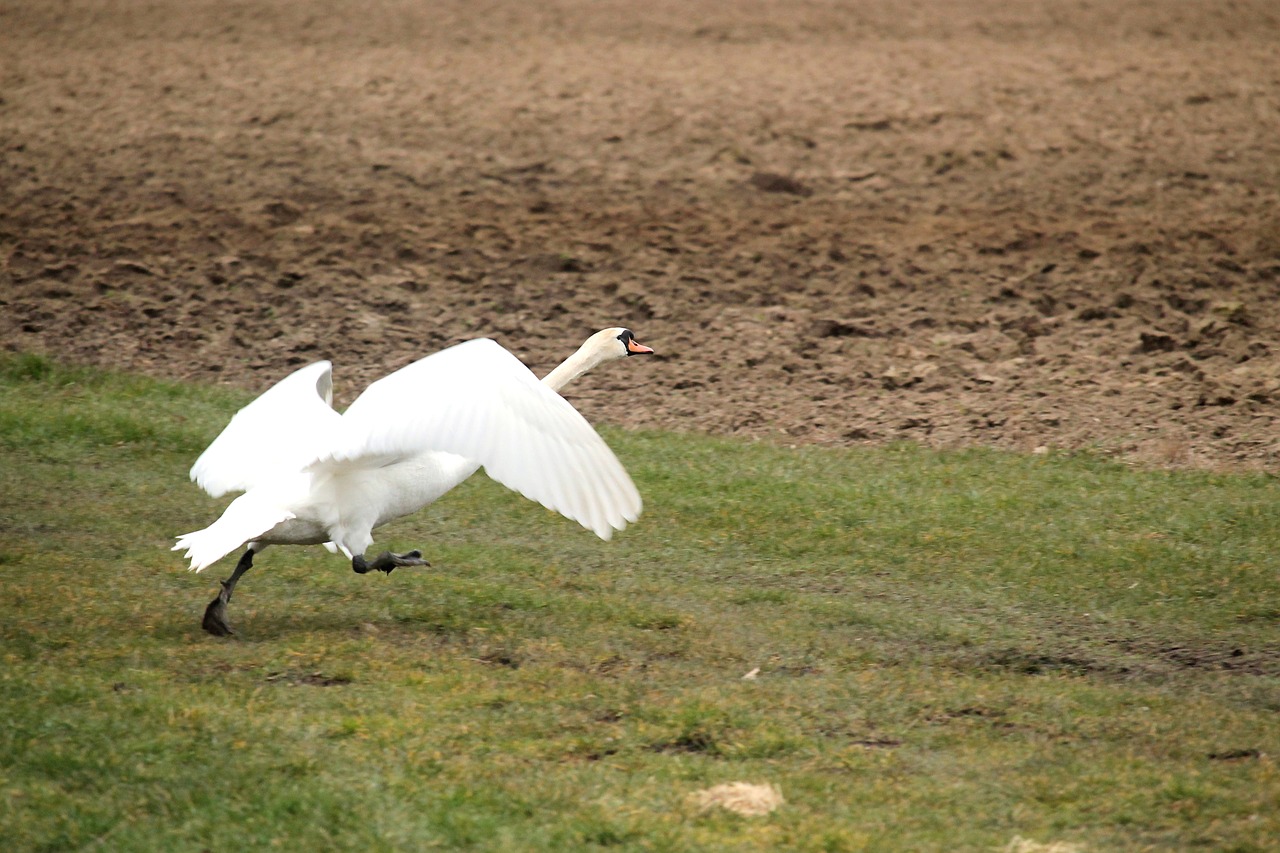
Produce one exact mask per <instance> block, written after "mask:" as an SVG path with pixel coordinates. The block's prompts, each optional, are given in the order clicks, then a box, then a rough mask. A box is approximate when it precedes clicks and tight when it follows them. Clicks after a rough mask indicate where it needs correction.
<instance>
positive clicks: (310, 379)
mask: <svg viewBox="0 0 1280 853" xmlns="http://www.w3.org/2000/svg"><path fill="white" fill-rule="evenodd" d="M340 420H341V418H340V416H339V415H338V413H337V412H335V411H334V410H333V373H332V366H331V365H330V364H329V362H327V361H318V362H316V363H315V364H309V365H307V366H306V367H304V368H302V369H300V370H297V371H295V372H293V373H291V374H289V375H288V376H286V377H285V378H284V379H281V380H280V381H279V382H277V383H276V384H275V385H273V386H271V388H269V389H268V390H267V391H266V393H264V394H263V395H262V396H261V397H259V398H258V399H256V400H254V401H253V402H252V403H250V404H249V405H247V406H245V407H244V408H243V409H241V410H240V411H239V412H237V413H236V415H235V417H233V418H232V419H231V423H229V424H227V428H226V429H224V430H223V431H222V434H221V435H219V436H218V437H217V438H216V439H214V441H213V444H210V445H209V447H208V448H207V449H206V450H205V452H204V453H202V454H200V458H199V459H197V460H196V464H195V465H193V466H191V479H192V480H194V481H195V482H196V484H198V485H199V486H200V488H202V489H204V490H205V491H206V492H208V493H209V494H210V495H212V496H213V497H215V498H217V497H221V496H222V495H224V494H226V493H227V492H233V491H248V490H249V489H251V488H253V487H254V486H255V485H258V484H261V483H263V482H267V481H268V480H270V479H271V478H273V477H276V476H278V475H279V474H296V473H297V472H298V471H301V470H302V467H303V466H304V465H306V464H307V463H308V462H310V461H311V460H313V459H315V458H316V456H317V455H318V454H319V453H321V452H323V450H324V448H325V446H326V444H327V443H328V441H329V438H330V436H331V435H332V432H333V430H334V428H335V427H336V426H337V424H338V422H339V421H340Z"/></svg>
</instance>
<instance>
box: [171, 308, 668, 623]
mask: <svg viewBox="0 0 1280 853" xmlns="http://www.w3.org/2000/svg"><path fill="white" fill-rule="evenodd" d="M649 352H652V350H650V349H649V348H648V347H645V346H642V345H640V344H639V343H637V342H636V341H635V338H634V336H633V335H632V334H631V332H630V331H628V330H626V329H621V328H614V329H605V330H603V331H601V332H597V333H596V334H595V335H592V336H591V337H590V338H589V339H588V340H587V342H586V343H584V344H583V345H582V347H581V348H580V349H579V350H578V351H577V352H575V353H574V354H573V355H572V356H570V357H569V358H568V359H567V360H565V362H564V363H563V364H561V365H560V366H559V367H557V368H556V369H555V370H553V371H552V372H551V373H550V374H548V375H547V376H546V378H545V379H544V380H543V381H542V382H539V381H538V380H537V379H536V378H535V377H534V376H533V374H532V373H531V372H529V370H528V368H526V367H525V366H524V365H523V364H521V363H520V361H519V360H518V359H517V358H516V357H515V356H514V355H512V354H511V353H509V352H507V351H506V350H505V349H503V348H502V347H501V346H499V345H498V344H496V343H495V342H493V341H491V340H487V339H479V340H473V341H468V342H466V343H463V344H459V345H457V346H454V347H450V348H449V349H446V350H442V351H441V352H438V353H435V354H434V355H430V356H427V357H426V358H424V359H421V360H419V361H416V362H414V363H413V364H410V365H408V366H407V367H404V368H401V369H400V370H397V371H396V372H394V373H392V374H390V375H388V376H386V377H384V378H382V379H379V380H378V381H376V382H374V383H373V384H372V385H370V386H369V387H368V388H367V389H366V390H365V391H364V393H363V394H361V395H360V396H359V397H358V398H356V400H355V402H353V403H352V404H351V406H350V407H349V408H348V409H347V411H346V412H345V413H343V414H341V415H339V414H338V413H337V412H336V411H334V409H333V408H332V399H333V395H332V387H333V386H332V373H331V366H330V364H329V362H323V361H322V362H317V363H316V364H312V365H309V366H307V367H304V368H302V369H301V370H298V371H296V372H295V373H293V374H291V375H289V376H287V377H285V378H284V379H282V380H281V381H280V382H279V383H277V384H276V385H274V386H273V387H272V388H271V389H269V390H268V391H267V392H266V393H264V394H263V395H262V396H261V397H259V398H258V399H257V400H255V401H254V402H252V403H250V404H249V405H248V406H246V407H245V408H244V409H242V410H240V412H238V413H237V414H236V416H235V417H234V418H232V420H231V423H230V424H228V425H227V428H226V429H225V430H224V431H223V432H222V434H221V435H219V436H218V438H217V439H215V440H214V442H213V443H212V444H211V445H209V447H208V449H207V450H205V452H204V453H203V454H201V456H200V458H199V459H198V460H196V463H195V465H194V466H193V467H192V469H191V479H192V480H194V481H195V482H196V483H197V484H199V485H200V486H201V488H203V489H204V490H205V491H207V492H208V493H209V494H210V495H212V496H213V497H220V496H221V495H223V494H226V493H227V492H231V491H243V492H244V494H243V495H241V496H240V497H238V498H236V499H235V500H234V501H232V502H231V504H230V505H229V506H228V507H227V509H226V511H225V512H223V514H222V517H221V518H219V519H218V520H217V521H215V522H214V523H213V524H211V525H210V526H209V527H207V528H205V529H204V530H198V531H195V532H194V533H188V534H186V535H184V536H180V537H179V538H178V543H177V545H175V546H174V550H180V549H185V550H186V556H187V557H188V558H189V559H190V561H191V563H190V567H191V569H193V570H194V571H200V570H202V569H204V568H206V567H208V566H210V565H212V564H213V563H215V562H217V561H218V560H220V559H222V558H223V557H224V556H226V555H227V554H229V553H231V552H233V551H236V550H238V549H239V548H240V547H242V546H247V550H246V551H245V554H244V556H243V557H242V558H241V560H240V564H239V565H238V566H237V567H236V571H235V573H234V574H233V575H232V577H231V578H230V579H229V580H227V581H224V582H223V593H222V594H221V595H220V596H219V597H218V598H217V599H215V600H214V601H213V602H212V603H211V604H210V606H209V609H208V611H207V612H206V614H205V628H206V629H207V630H209V631H211V632H212V633H217V634H223V633H228V632H230V628H229V627H228V626H227V625H226V622H225V618H224V615H225V607H226V603H227V602H228V601H229V600H230V598H231V590H232V589H233V588H234V586H235V583H236V581H237V580H239V577H240V575H242V574H243V573H244V572H245V571H248V569H249V568H250V567H251V566H252V563H253V555H254V554H255V553H257V552H260V551H261V550H262V549H263V548H265V547H266V546H267V545H318V544H325V545H326V546H328V547H330V548H331V549H332V550H336V551H341V552H342V553H343V554H345V555H346V556H347V558H348V559H350V560H351V561H352V567H353V568H354V569H355V570H356V571H357V572H360V573H364V572H367V571H368V570H369V569H371V568H372V569H379V570H381V571H386V572H390V571H391V570H392V569H394V568H395V567H397V566H404V565H423V564H424V563H425V561H423V560H421V559H420V556H421V555H420V554H418V553H417V552H410V553H409V554H407V555H400V554H391V553H389V552H386V553H383V554H381V555H380V556H378V557H377V558H375V559H374V560H373V561H372V562H367V561H366V560H365V558H364V552H365V550H366V549H368V547H369V546H370V545H371V544H372V543H373V530H374V529H375V528H377V527H380V526H381V525H383V524H386V523H387V522H389V521H392V520H394V519H396V518H400V517H401V516H405V515H408V514H410V513H413V512H416V511H418V510H419V509H422V508H423V507H425V506H427V505H428V504H430V503H432V502H434V501H436V500H437V499H439V498H440V497H441V496H442V495H444V494H445V493H446V492H448V491H449V490H450V489H452V488H453V487H454V486H456V485H458V484H459V483H461V482H462V481H463V480H465V479H467V478H468V477H470V476H471V475H472V474H473V473H475V472H476V470H477V469H479V468H480V467H482V466H483V467H484V468H485V471H486V472H487V473H488V474H489V476H491V477H493V478H494V479H495V480H498V481H499V482H501V483H502V484H504V485H506V486H508V487H509V488H512V489H514V490H516V491H518V492H520V493H521V494H523V495H525V496H526V497H528V498H530V499H532V500H536V501H538V502H539V503H541V504H543V505H544V506H546V507H548V508H549V509H554V510H556V511H557V512H559V513H561V514H562V515H564V516H566V517H568V518H571V519H573V520H575V521H577V522H579V523H580V524H582V525H583V526H584V527H586V528H587V529H589V530H592V531H594V532H595V533H596V535H598V536H599V537H600V538H602V539H609V538H610V537H611V536H612V535H613V532H614V531H615V530H622V529H623V528H625V527H626V525H627V523H628V522H630V521H635V520H636V519H637V518H638V517H639V515H640V509H641V501H640V495H639V493H638V492H637V491H636V488H635V485H634V484H633V483H632V482H631V478H630V477H629V476H628V475H627V472H626V470H625V469H623V467H622V464H621V463H620V462H619V461H618V459H617V457H615V456H614V455H613V452H612V451H610V450H609V448H608V446H607V445H606V444H605V443H604V441H603V440H602V439H601V438H600V436H599V435H597V434H596V432H595V430H594V429H592V428H591V425H590V424H588V423H587V421H586V419H585V418H583V417H582V415H580V414H579V413H578V412H577V410H575V409H574V408H573V407H572V406H571V405H569V403H568V402H566V401H565V400H564V398H563V397H561V396H560V395H559V394H558V393H557V392H558V391H559V389H560V388H562V387H564V386H565V385H566V384H568V383H569V382H570V381H572V380H573V379H574V378H576V377H578V376H580V375H581V374H582V373H585V372H586V371H587V370H590V369H591V368H593V367H595V366H596V365H598V364H601V363H603V362H606V361H612V360H615V359H619V358H623V357H625V356H627V355H632V354H637V353H649Z"/></svg>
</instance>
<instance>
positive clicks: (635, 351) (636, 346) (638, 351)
mask: <svg viewBox="0 0 1280 853" xmlns="http://www.w3.org/2000/svg"><path fill="white" fill-rule="evenodd" d="M627 354H628V355H653V348H652V347H647V346H645V345H644V344H642V343H640V342H639V341H637V340H636V339H635V338H631V339H630V340H629V341H627Z"/></svg>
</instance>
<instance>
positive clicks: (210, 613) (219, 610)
mask: <svg viewBox="0 0 1280 853" xmlns="http://www.w3.org/2000/svg"><path fill="white" fill-rule="evenodd" d="M252 568H253V549H252V548H249V549H247V550H246V551H245V552H244V556H243V557H241V558H240V562H238V563H236V570H235V571H234V572H232V573H231V577H229V578H227V579H226V580H224V581H219V583H221V584H222V589H221V590H220V591H219V592H218V597H217V598H215V599H214V600H213V601H210V602H209V606H208V607H206V608H205V609H204V619H203V620H201V622H200V627H201V628H204V629H205V630H206V631H208V632H209V633H210V634H213V635H214V636H215V637H229V636H231V635H232V634H234V633H235V631H232V630H231V626H230V625H228V624H227V603H228V602H229V601H231V593H232V592H234V591H235V588H236V582H237V581H239V580H240V576H241V575H243V574H244V573H245V572H247V571H249V570H250V569H252Z"/></svg>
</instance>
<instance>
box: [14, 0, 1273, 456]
mask: <svg viewBox="0 0 1280 853" xmlns="http://www.w3.org/2000/svg"><path fill="white" fill-rule="evenodd" d="M1277 45H1280V8H1278V7H1277V6H1276V4H1275V3H1274V2H1272V0H1254V1H1253V2H1251V1H1250V0H1241V2H1223V0H1114V2H1096V3H1092V2H1050V0H1039V1H1038V0H1023V1H1022V2H1015V3H1010V2H1005V1H1004V0H1001V1H1000V2H996V0H903V1H902V2H898V0H895V2H887V0H864V2H853V0H850V2H845V3H832V2H816V0H811V2H800V0H797V2H763V0H743V2H734V3H712V2H706V1H705V0H683V2H668V0H657V2H644V3H635V2H630V0H626V2H623V1H622V0H618V1H617V2H610V1H609V0H604V2H572V0H550V2H540V3H525V2H516V0H491V2H484V3H476V2H430V3H427V2H422V0H399V2H397V1H396V0H387V1H386V2H372V3H371V2H367V0H366V2H354V0H313V2H302V0H294V2H285V0H274V2H272V0H263V2H254V3H238V2H237V3H229V2H225V1H224V0H217V2H214V0H181V2H179V0H146V2H142V0H117V1H116V2H105V0H96V2H95V1H94V0H69V2H62V3H56V4H54V3H48V2H44V0H40V2H37V0H10V2H6V3H4V4H3V5H0V152H2V154H0V276H2V278H0V341H2V342H3V346H4V347H5V348H6V349H9V350H24V351H35V352H42V353H48V354H52V355H55V356H57V357H59V358H64V359H68V360H71V361H74V362H79V363H87V364H94V365H103V366H110V367H118V368H124V369H128V370H134V371H141V372H144V373H148V374H153V375H157V376H164V377H173V378H181V379H194V380H199V381H204V382H222V383H229V384H234V385H237V386H241V387H243V388H246V389H262V388H264V387H266V385H268V384H269V383H270V382H272V381H274V380H275V379H277V378H279V377H280V376H282V375H284V374H285V373H286V372H288V371H289V370H290V369H291V368H292V367H294V366H296V365H300V364H302V363H305V362H309V361H313V360H316V359H319V358H329V359H332V360H333V361H334V362H335V365H336V367H335V373H336V381H337V383H338V386H339V396H340V397H341V398H342V399H344V400H350V399H351V398H352V397H353V396H354V394H355V392H356V391H358V390H359V389H360V388H362V387H363V386H364V384H365V383H367V382H368V381H370V380H371V379H373V378H376V377H377V376H378V375H380V374H382V373H385V372H387V371H389V370H391V369H393V368H396V367H399V366H401V365H403V364H405V363H407V362H409V361H410V360H412V359H414V358H416V357H419V356H421V355H424V354H426V353H429V352H432V351H434V350H435V349H438V348H440V347H442V346H445V345H447V344H450V343H453V342H456V341H460V340H463V339H466V338H470V337H476V336H490V337H494V338H497V339H498V340H499V341H501V342H502V343H503V344H504V345H506V346H508V347H509V348H510V349H512V350H513V351H515V352H516V353H517V354H519V355H521V356H522V357H523V358H524V359H525V361H526V363H528V364H529V365H530V366H531V367H533V368H534V369H535V370H537V371H538V372H542V371H545V370H547V369H549V368H550V367H551V366H553V365H554V364H555V363H556V362H557V361H558V360H559V359H560V358H562V357H563V356H565V355H567V354H568V353H569V352H570V351H571V350H572V349H573V348H574V347H575V346H576V345H577V344H578V343H579V342H580V341H581V340H582V339H583V338H584V337H586V335H587V334H589V333H590V332H591V331H593V330H595V329H597V328H601V327H604V326H610V325H625V326H629V327H631V328H633V329H634V330H635V332H636V334H637V336H638V337H639V338H640V340H642V341H644V342H646V343H648V344H650V345H652V346H653V347H655V348H657V349H658V350H659V351H660V353H661V356H660V358H658V359H649V360H643V361H641V360H632V361H629V362H626V363H624V364H620V365H615V366H612V367H611V368H609V369H607V370H603V371H601V372H600V373H598V374H593V375H592V376H590V377H586V378H584V379H582V380H580V381H579V382H578V383H577V384H576V385H575V386H573V387H572V388H571V389H570V390H569V392H568V396H569V397H570V398H571V399H572V400H573V401H574V402H575V404H577V405H578V406H579V408H581V409H582V410H583V411H584V413H586V414H587V415H588V417H589V418H591V419H592V420H594V421H597V422H611V423H615V424H623V425H627V426H636V427H640V426H643V427H663V428H675V429H679V430H688V431H707V432H714V433H722V434H733V435H742V436H754V437H767V438H769V439H772V440H780V441H783V442H787V443H797V442H816V443H823V444H837V445H838V444H862V443H883V442H890V441H898V440H908V441H918V442H923V443H926V444H930V445H935V446H947V447H959V446H979V445H981V446H995V447H1002V448H1010V449H1016V450H1020V451H1036V450H1037V449H1040V448H1051V449H1057V448H1062V449H1078V448H1092V449H1095V450H1098V451H1100V452H1105V453H1110V454H1115V455H1117V456H1118V457H1120V458H1123V459H1127V460H1132V461H1135V462H1139V463H1141V464H1151V465H1176V466H1199V467H1210V468H1226V469H1238V468H1260V469H1264V470H1276V468H1277V466H1278V465H1280V434H1278V432H1277V417H1278V416H1280V312H1277V309H1276V297H1277V295H1280V53H1278V52H1277V50H1278V48H1277Z"/></svg>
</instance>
